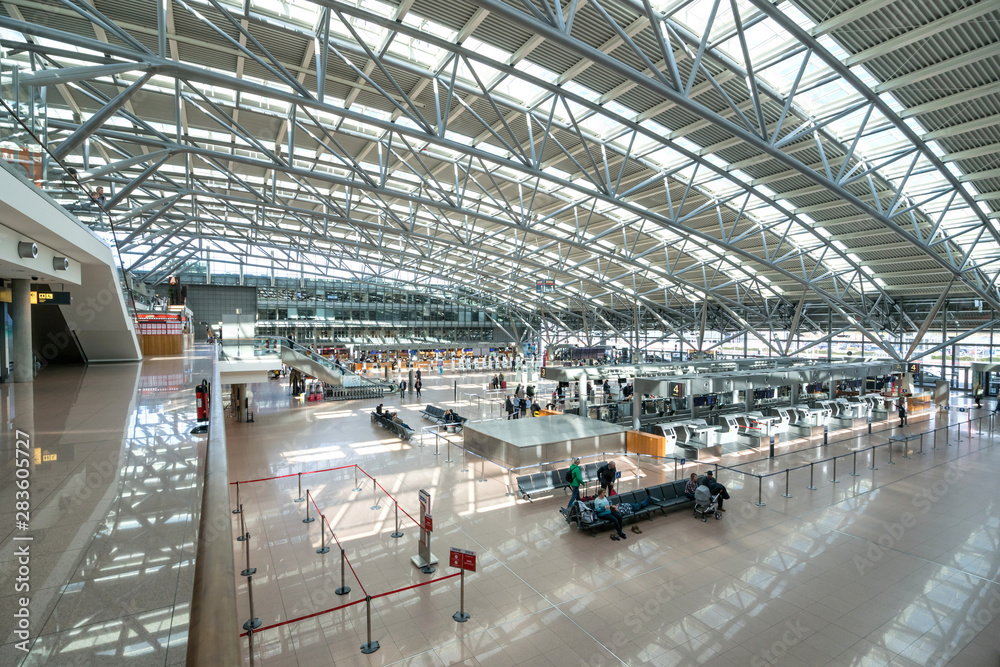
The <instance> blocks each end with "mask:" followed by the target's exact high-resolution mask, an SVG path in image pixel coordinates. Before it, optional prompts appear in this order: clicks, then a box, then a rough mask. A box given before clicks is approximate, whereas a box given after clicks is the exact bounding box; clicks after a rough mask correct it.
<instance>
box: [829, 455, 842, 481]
mask: <svg viewBox="0 0 1000 667" xmlns="http://www.w3.org/2000/svg"><path fill="white" fill-rule="evenodd" d="M830 481H831V482H833V483H834V484H840V480H839V479H837V457H836V456H834V457H833V477H832V478H831V479H830Z"/></svg>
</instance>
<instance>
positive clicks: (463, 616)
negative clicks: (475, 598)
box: [451, 568, 472, 623]
mask: <svg viewBox="0 0 1000 667" xmlns="http://www.w3.org/2000/svg"><path fill="white" fill-rule="evenodd" d="M459 578H460V579H461V580H462V583H461V587H460V588H459V591H460V592H459V594H458V611H456V612H455V613H454V614H452V615H451V617H452V618H453V619H455V620H456V621H458V622H459V623H465V622H466V621H467V620H469V619H470V618H472V616H471V614H469V613H467V612H466V611H465V568H462V574H461V575H459Z"/></svg>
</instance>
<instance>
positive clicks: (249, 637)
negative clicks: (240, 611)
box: [247, 628, 253, 667]
mask: <svg viewBox="0 0 1000 667" xmlns="http://www.w3.org/2000/svg"><path fill="white" fill-rule="evenodd" d="M247 654H248V655H249V656H250V667H253V628H250V629H249V630H247Z"/></svg>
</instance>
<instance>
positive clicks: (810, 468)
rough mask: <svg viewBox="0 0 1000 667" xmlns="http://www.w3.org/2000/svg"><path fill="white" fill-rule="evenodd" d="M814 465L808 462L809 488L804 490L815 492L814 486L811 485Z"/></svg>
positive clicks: (812, 462)
mask: <svg viewBox="0 0 1000 667" xmlns="http://www.w3.org/2000/svg"><path fill="white" fill-rule="evenodd" d="M814 465H815V462H814V461H810V462H809V486H807V487H806V488H807V489H809V490H810V491H815V490H816V485H815V484H814V483H813V473H814V472H815V471H814V470H813V466H814Z"/></svg>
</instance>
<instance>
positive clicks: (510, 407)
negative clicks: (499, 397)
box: [503, 396, 514, 419]
mask: <svg viewBox="0 0 1000 667" xmlns="http://www.w3.org/2000/svg"><path fill="white" fill-rule="evenodd" d="M503 407H504V409H505V410H506V411H507V419H513V418H514V402H513V401H511V400H510V396H508V397H507V400H506V401H504V404H503Z"/></svg>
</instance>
